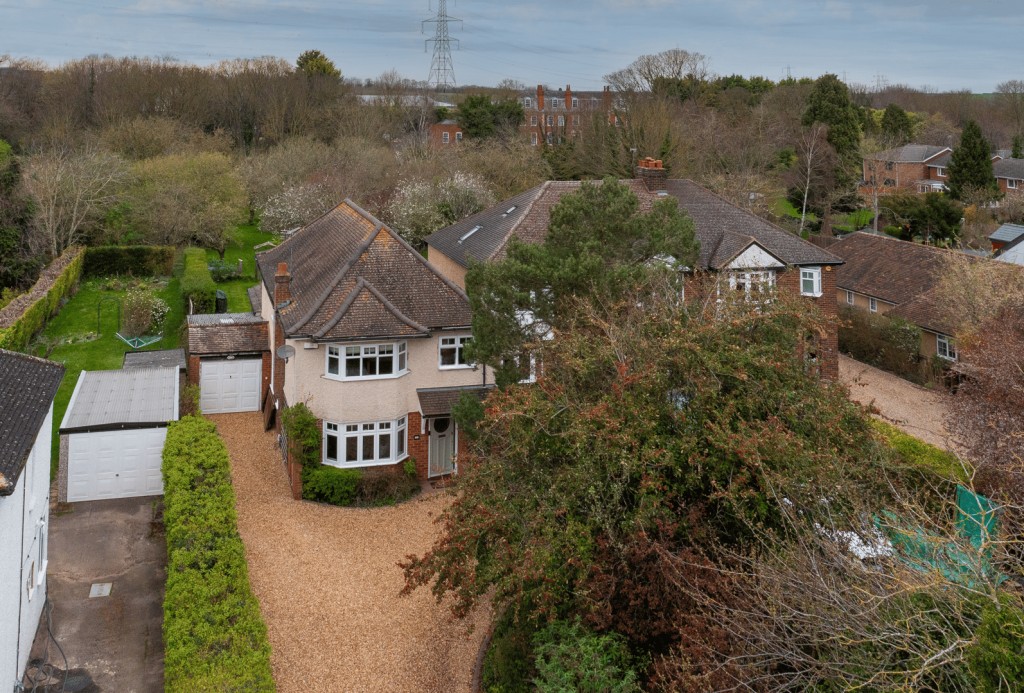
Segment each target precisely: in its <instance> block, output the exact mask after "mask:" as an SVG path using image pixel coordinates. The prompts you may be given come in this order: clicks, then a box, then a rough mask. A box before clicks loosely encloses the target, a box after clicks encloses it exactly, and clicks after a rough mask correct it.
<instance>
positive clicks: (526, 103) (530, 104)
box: [523, 96, 533, 108]
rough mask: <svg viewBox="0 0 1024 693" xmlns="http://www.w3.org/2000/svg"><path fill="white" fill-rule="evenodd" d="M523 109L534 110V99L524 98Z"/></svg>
mask: <svg viewBox="0 0 1024 693" xmlns="http://www.w3.org/2000/svg"><path fill="white" fill-rule="evenodd" d="M523 107H524V108H533V99H531V98H530V97H529V96H524V97H523Z"/></svg>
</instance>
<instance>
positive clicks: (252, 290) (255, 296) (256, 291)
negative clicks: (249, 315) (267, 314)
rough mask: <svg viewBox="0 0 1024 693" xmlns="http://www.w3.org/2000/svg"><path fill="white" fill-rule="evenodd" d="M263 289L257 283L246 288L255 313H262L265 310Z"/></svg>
mask: <svg viewBox="0 0 1024 693" xmlns="http://www.w3.org/2000/svg"><path fill="white" fill-rule="evenodd" d="M261 289H262V287H261V286H260V285H259V284H257V285H255V286H250V287H249V288H248V289H246V290H245V292H246V293H247V294H249V305H250V306H252V312H253V315H262V312H263V291H262V290H261Z"/></svg>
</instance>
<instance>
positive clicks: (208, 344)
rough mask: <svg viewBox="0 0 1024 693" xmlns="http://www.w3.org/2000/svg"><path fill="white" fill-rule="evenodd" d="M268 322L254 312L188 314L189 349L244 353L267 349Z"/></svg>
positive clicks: (192, 352) (197, 352)
mask: <svg viewBox="0 0 1024 693" xmlns="http://www.w3.org/2000/svg"><path fill="white" fill-rule="evenodd" d="M268 349H270V337H269V332H268V328H267V321H266V320H264V319H263V318H261V317H259V316H257V315H253V314H252V313H221V314H210V315H190V316H188V352H189V354H192V355H194V356H200V355H206V354H241V353H252V352H260V351H267V350H268Z"/></svg>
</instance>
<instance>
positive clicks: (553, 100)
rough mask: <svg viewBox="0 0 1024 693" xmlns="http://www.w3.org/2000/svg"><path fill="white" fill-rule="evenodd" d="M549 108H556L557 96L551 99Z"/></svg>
mask: <svg viewBox="0 0 1024 693" xmlns="http://www.w3.org/2000/svg"><path fill="white" fill-rule="evenodd" d="M551 108H558V97H557V96H555V97H552V98H551Z"/></svg>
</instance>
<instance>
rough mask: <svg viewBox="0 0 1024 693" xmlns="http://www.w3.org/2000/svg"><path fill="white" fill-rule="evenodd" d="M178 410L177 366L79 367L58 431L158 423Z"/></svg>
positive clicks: (173, 416) (169, 418)
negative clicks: (79, 373)
mask: <svg viewBox="0 0 1024 693" xmlns="http://www.w3.org/2000/svg"><path fill="white" fill-rule="evenodd" d="M177 414H178V369H177V368H129V369H127V370H119V371H82V375H81V377H79V379H78V384H77V385H76V386H75V392H74V394H73V395H72V396H71V403H70V404H69V405H68V410H67V412H66V413H65V414H64V420H63V421H62V422H61V424H60V430H61V432H65V431H76V430H77V431H85V430H102V429H111V428H117V427H121V426H124V425H126V424H127V425H135V426H139V425H140V424H143V425H144V424H151V425H156V426H158V425H162V424H166V423H167V422H168V421H173V420H174V419H175V418H176V417H177Z"/></svg>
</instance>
